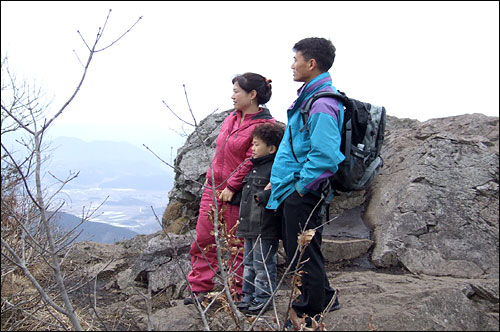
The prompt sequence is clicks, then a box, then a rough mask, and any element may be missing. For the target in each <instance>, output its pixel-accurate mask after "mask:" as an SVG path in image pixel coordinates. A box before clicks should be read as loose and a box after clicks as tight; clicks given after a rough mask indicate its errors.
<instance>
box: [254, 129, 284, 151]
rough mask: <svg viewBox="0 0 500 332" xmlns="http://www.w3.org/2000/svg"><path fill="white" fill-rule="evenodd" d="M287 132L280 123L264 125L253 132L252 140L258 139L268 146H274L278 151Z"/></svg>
mask: <svg viewBox="0 0 500 332" xmlns="http://www.w3.org/2000/svg"><path fill="white" fill-rule="evenodd" d="M284 132H285V130H284V128H283V126H282V125H280V124H279V123H276V124H273V123H264V124H262V125H259V126H257V127H255V129H254V130H253V132H252V138H255V137H258V138H260V139H261V140H262V141H263V142H264V143H266V145H267V146H271V145H274V146H275V147H276V149H277V148H278V147H279V146H280V143H281V140H282V139H283V134H284Z"/></svg>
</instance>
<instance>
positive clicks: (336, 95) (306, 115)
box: [300, 91, 348, 132]
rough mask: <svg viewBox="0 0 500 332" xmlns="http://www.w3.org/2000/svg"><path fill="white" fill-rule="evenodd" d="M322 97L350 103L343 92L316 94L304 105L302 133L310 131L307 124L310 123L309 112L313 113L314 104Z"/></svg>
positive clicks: (302, 110)
mask: <svg viewBox="0 0 500 332" xmlns="http://www.w3.org/2000/svg"><path fill="white" fill-rule="evenodd" d="M322 97H332V98H335V99H337V100H340V101H341V102H342V103H344V105H345V103H346V102H348V98H347V97H346V95H345V94H344V93H343V92H340V91H339V93H335V92H332V91H320V92H318V93H315V94H314V95H312V97H311V98H309V99H308V100H307V102H306V104H305V105H304V108H301V109H300V113H301V114H302V119H303V120H304V127H302V128H301V129H300V132H303V131H304V130H309V126H308V125H307V122H308V121H309V112H310V111H311V107H312V104H313V103H314V102H315V101H316V100H318V99H319V98H322Z"/></svg>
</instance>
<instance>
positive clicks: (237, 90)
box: [231, 82, 255, 111]
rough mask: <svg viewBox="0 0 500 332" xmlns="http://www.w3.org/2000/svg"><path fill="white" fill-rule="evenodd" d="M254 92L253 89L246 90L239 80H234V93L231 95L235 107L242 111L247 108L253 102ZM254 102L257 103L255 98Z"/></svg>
mask: <svg viewBox="0 0 500 332" xmlns="http://www.w3.org/2000/svg"><path fill="white" fill-rule="evenodd" d="M252 92H253V90H252V91H251V92H246V91H245V90H243V89H242V88H241V87H240V85H239V84H238V82H234V85H233V95H232V96H231V99H232V100H233V105H234V108H235V109H237V110H240V111H244V110H246V109H247V108H248V106H250V105H251V103H252V102H251V100H252ZM253 103H255V100H254V101H253Z"/></svg>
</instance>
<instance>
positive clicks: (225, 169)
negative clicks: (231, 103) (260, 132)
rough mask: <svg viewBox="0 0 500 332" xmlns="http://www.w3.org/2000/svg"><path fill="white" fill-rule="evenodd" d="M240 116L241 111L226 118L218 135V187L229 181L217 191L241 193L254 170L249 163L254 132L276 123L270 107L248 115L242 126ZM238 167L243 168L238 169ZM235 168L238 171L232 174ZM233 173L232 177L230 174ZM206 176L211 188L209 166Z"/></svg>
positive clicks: (214, 163)
mask: <svg viewBox="0 0 500 332" xmlns="http://www.w3.org/2000/svg"><path fill="white" fill-rule="evenodd" d="M241 115H242V114H241V111H233V112H231V113H230V114H229V115H228V116H227V117H226V118H225V119H224V122H223V123H222V127H221V129H220V132H219V135H218V136H217V142H216V150H215V155H214V158H213V161H212V167H213V169H214V178H215V185H216V186H219V185H220V184H221V183H222V182H223V181H224V180H226V179H227V182H225V183H224V184H223V185H222V186H220V187H219V188H217V189H218V190H222V189H224V188H225V187H227V188H228V189H229V190H231V191H232V192H238V191H240V190H241V187H242V184H241V182H242V180H243V178H244V177H245V175H246V174H247V173H248V172H250V170H251V169H252V167H253V165H252V163H251V162H250V160H249V159H250V157H251V156H252V132H253V130H254V129H255V127H256V125H259V124H263V123H275V122H276V120H275V119H274V118H273V117H272V116H271V113H270V112H269V110H268V109H267V108H261V110H260V111H259V112H257V113H255V114H249V115H247V116H245V119H244V120H243V123H241V124H240V120H241ZM240 164H241V166H240ZM238 166H240V167H239V168H238ZM236 168H238V169H237V170H236V171H235V172H234V173H233V171H234V170H235V169H236ZM231 173H233V174H232V175H231ZM206 177H207V179H208V184H209V185H211V184H212V174H211V171H210V166H209V167H208V170H207V174H206Z"/></svg>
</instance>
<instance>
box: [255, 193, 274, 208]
mask: <svg viewBox="0 0 500 332" xmlns="http://www.w3.org/2000/svg"><path fill="white" fill-rule="evenodd" d="M269 197H271V190H261V191H259V192H258V193H256V194H255V195H254V199H255V200H256V202H257V205H258V206H262V207H265V206H266V205H267V202H268V201H269Z"/></svg>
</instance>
